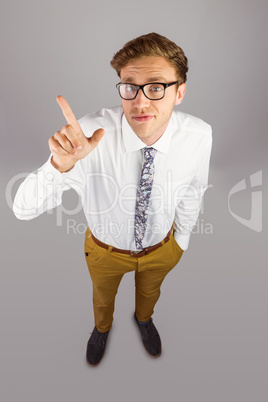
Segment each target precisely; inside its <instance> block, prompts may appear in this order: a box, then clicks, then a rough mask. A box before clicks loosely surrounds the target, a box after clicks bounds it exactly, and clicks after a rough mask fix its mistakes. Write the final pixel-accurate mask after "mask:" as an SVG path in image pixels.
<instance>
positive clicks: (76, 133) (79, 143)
mask: <svg viewBox="0 0 268 402" xmlns="http://www.w3.org/2000/svg"><path fill="white" fill-rule="evenodd" d="M57 102H58V104H59V106H60V108H61V110H62V113H63V115H64V117H65V119H66V121H67V125H66V126H63V127H62V129H61V130H60V131H56V132H55V134H54V135H53V136H52V137H50V138H49V140H48V144H49V148H50V151H51V153H52V155H53V156H52V158H51V163H52V165H53V166H54V167H55V168H56V169H58V170H59V171H60V172H61V173H63V172H67V171H68V170H70V169H71V168H72V167H73V166H74V165H75V163H76V162H77V161H78V160H79V159H83V158H84V157H85V156H87V155H88V154H89V153H90V152H91V151H92V150H93V149H94V148H95V147H96V146H97V145H98V143H99V141H100V140H101V139H102V137H103V135H104V129H103V128H99V129H98V130H96V131H95V132H94V133H93V135H92V137H90V138H87V137H86V136H85V134H84V133H83V131H82V130H81V127H80V125H79V123H78V121H77V120H76V118H75V115H74V114H73V111H72V109H71V108H70V106H69V104H68V102H67V101H66V99H64V98H63V96H57Z"/></svg>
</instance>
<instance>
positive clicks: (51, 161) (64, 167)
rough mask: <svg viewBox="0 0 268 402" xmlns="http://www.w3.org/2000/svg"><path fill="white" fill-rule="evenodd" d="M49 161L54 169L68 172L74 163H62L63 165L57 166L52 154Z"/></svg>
mask: <svg viewBox="0 0 268 402" xmlns="http://www.w3.org/2000/svg"><path fill="white" fill-rule="evenodd" d="M50 163H51V165H52V166H53V167H54V168H55V169H57V170H58V171H59V172H60V173H66V172H69V170H71V169H72V168H73V167H74V165H75V164H73V163H72V164H68V165H64V166H59V165H58V164H57V163H56V162H55V160H54V158H53V156H52V157H51V159H50Z"/></svg>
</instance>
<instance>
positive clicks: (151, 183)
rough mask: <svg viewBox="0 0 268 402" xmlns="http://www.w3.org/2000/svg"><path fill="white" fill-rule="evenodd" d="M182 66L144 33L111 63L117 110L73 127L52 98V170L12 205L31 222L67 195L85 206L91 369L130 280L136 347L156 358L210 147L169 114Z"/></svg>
mask: <svg viewBox="0 0 268 402" xmlns="http://www.w3.org/2000/svg"><path fill="white" fill-rule="evenodd" d="M187 64H188V63H187V58H186V57H185V55H184V52H183V51H182V49H181V48H180V47H178V46H177V45H176V44H175V43H173V42H171V41H170V40H169V39H167V38H165V37H163V36H161V35H159V34H156V33H151V34H148V35H143V36H141V37H138V38H136V39H134V40H132V41H130V42H128V43H127V44H126V45H125V46H124V47H123V48H122V49H121V50H120V51H119V52H117V53H116V54H115V55H114V57H113V60H112V61H111V65H112V67H113V68H114V69H115V70H116V71H117V74H118V75H119V77H120V83H119V84H117V89H118V91H119V95H120V97H121V98H122V107H121V106H120V107H114V108H111V109H102V110H100V111H99V112H97V113H94V114H92V115H87V116H85V117H84V118H82V119H80V120H79V122H78V121H77V120H76V118H75V116H74V114H73V112H72V110H71V108H70V106H69V105H68V103H67V101H66V100H65V99H64V98H63V97H61V96H58V97H57V101H58V104H59V106H60V107H61V109H62V112H63V114H64V116H65V118H66V121H67V125H65V126H64V127H62V129H61V130H60V131H57V132H56V133H55V134H54V135H53V136H52V137H51V138H50V139H49V147H50V150H51V155H50V157H49V160H48V161H47V162H46V163H45V164H44V165H43V166H42V167H41V168H40V169H38V170H37V171H36V172H34V173H32V174H31V175H29V176H28V178H26V180H25V181H24V182H23V183H22V184H21V186H20V188H19V190H18V192H17V194H16V197H15V200H14V213H15V215H16V216H17V217H18V218H19V219H32V218H34V217H36V216H38V215H40V214H41V213H42V212H44V211H46V210H49V209H51V208H54V207H56V206H58V205H59V204H60V203H61V199H62V193H63V191H65V190H68V189H70V188H74V189H75V190H76V191H77V193H78V194H79V195H80V196H81V198H82V204H83V208H84V212H85V216H86V219H87V222H88V230H87V232H86V236H85V256H86V261H87V265H88V269H89V273H90V276H91V279H92V283H93V307H94V316H95V328H94V330H93V332H92V335H91V337H90V339H89V341H88V345H87V360H88V362H89V363H90V364H91V365H97V364H98V363H99V362H100V360H101V358H102V357H103V354H104V351H105V346H106V341H107V337H108V334H109V331H110V329H111V326H112V321H113V312H114V301H115V296H116V293H117V289H118V286H119V284H120V281H121V279H122V277H123V275H124V274H125V273H127V272H131V271H135V287H136V302H135V314H134V317H135V321H136V323H137V325H138V327H139V329H140V332H141V338H142V341H143V344H144V346H145V348H146V350H147V351H148V352H149V354H150V355H151V356H153V357H157V356H159V355H160V354H161V340H160V336H159V333H158V331H157V329H156V327H155V326H154V323H153V321H152V315H153V312H154V306H155V304H156V302H157V300H158V298H159V296H160V287H161V284H162V282H163V280H164V278H165V276H166V275H167V274H168V272H170V271H171V270H172V268H174V267H175V266H176V265H177V263H178V262H179V260H180V258H181V256H182V254H183V252H184V250H186V249H187V247H188V243H189V237H190V233H191V230H192V228H193V227H194V225H195V223H196V221H197V218H198V215H199V211H200V206H201V200H202V196H203V194H204V191H205V190H206V188H207V182H208V169H209V159H210V152H211V141H212V140H211V127H210V126H209V125H208V124H206V123H205V122H203V121H202V120H200V119H198V118H195V117H193V116H190V115H188V114H185V113H182V112H178V111H176V112H175V111H174V106H175V105H178V104H180V103H181V102H182V100H183V97H184V94H185V88H186V84H185V82H186V73H187V71H188V65H187ZM104 133H105V134H104ZM51 177H52V178H53V180H52V181H51ZM52 182H53V183H54V185H51V183H52ZM37 189H38V192H37Z"/></svg>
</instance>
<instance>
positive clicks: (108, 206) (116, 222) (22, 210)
mask: <svg viewBox="0 0 268 402" xmlns="http://www.w3.org/2000/svg"><path fill="white" fill-rule="evenodd" d="M79 124H80V126H81V128H82V130H83V132H84V134H85V135H86V136H87V137H90V136H91V135H92V134H93V132H94V131H95V130H96V129H98V128H104V130H105V134H104V137H103V138H102V139H101V141H100V142H99V144H98V146H97V147H96V148H95V149H94V150H93V151H92V152H91V153H90V154H89V155H87V156H86V157H85V158H84V159H82V160H79V161H78V162H77V163H76V164H75V166H74V167H73V168H72V169H71V170H70V171H68V172H66V173H60V172H59V171H58V170H57V169H55V168H54V167H53V166H52V164H51V163H50V159H51V155H50V157H49V159H48V161H47V162H46V163H45V164H44V165H43V166H42V167H41V168H40V169H38V170H37V171H35V172H33V173H31V174H30V175H29V176H28V177H27V178H26V179H25V180H24V182H23V183H22V184H21V185H20V187H19V189H18V191H17V194H16V196H15V199H14V205H13V211H14V213H15V215H16V217H17V218H19V219H27V220H28V219H32V218H35V217H37V216H38V215H40V214H41V213H43V212H44V211H48V210H49V209H51V208H54V207H56V206H58V205H60V204H61V202H62V193H63V191H66V190H69V189H70V188H73V189H74V190H75V191H76V192H77V193H78V194H79V196H80V197H81V201H82V205H83V209H84V213H85V217H86V220H87V223H88V226H89V228H90V230H91V231H92V233H93V234H94V236H95V237H97V238H98V239H99V240H101V241H102V242H104V243H106V244H109V245H111V246H114V247H117V248H120V249H124V250H135V239H134V217H135V205H136V193H137V188H138V186H139V182H140V175H141V169H142V165H143V152H142V148H144V147H146V145H145V144H144V143H143V142H142V141H141V140H140V139H139V137H138V136H137V135H136V134H135V133H134V132H133V130H132V129H131V127H130V126H129V124H128V122H127V120H126V118H125V115H124V113H123V109H122V107H121V106H117V107H114V108H111V109H101V110H100V111H98V112H96V113H94V114H92V115H86V116H85V117H83V118H82V119H80V120H79ZM211 143H212V136H211V127H210V126H209V125H208V124H207V123H205V122H204V121H202V120H200V119H198V118H196V117H194V116H191V115H188V114H186V113H182V112H179V111H173V113H172V116H171V119H170V121H169V124H168V127H167V129H166V131H165V132H164V134H163V135H162V136H161V137H160V138H159V140H158V141H157V142H155V143H154V144H153V145H152V147H153V148H155V149H157V151H158V152H157V154H156V156H155V160H154V164H155V176H154V182H153V188H152V193H151V198H150V204H149V211H148V221H147V229H146V233H145V237H144V240H143V246H144V247H149V246H152V245H154V244H156V243H159V242H161V241H162V240H163V239H164V238H165V236H166V234H167V233H168V231H169V230H170V228H171V226H172V224H173V222H175V226H174V229H175V233H174V237H175V240H176V241H177V243H178V244H179V246H180V247H181V248H182V249H183V250H186V249H187V247H188V243H189V238H190V234H191V231H192V229H193V227H194V225H195V224H196V222H197V219H198V215H199V211H200V208H201V201H202V196H203V194H204V192H205V190H206V188H207V184H208V171H209V159H210V153H211Z"/></svg>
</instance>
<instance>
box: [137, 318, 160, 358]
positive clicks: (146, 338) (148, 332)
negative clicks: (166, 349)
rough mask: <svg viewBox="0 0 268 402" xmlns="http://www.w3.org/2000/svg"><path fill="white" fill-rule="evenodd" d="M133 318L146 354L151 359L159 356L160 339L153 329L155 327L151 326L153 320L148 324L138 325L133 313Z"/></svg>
mask: <svg viewBox="0 0 268 402" xmlns="http://www.w3.org/2000/svg"><path fill="white" fill-rule="evenodd" d="M134 318H135V320H136V323H137V324H138V327H139V329H140V333H141V339H142V342H143V345H144V347H145V349H146V350H147V352H148V353H149V354H150V355H151V356H153V357H158V356H160V355H161V339H160V336H159V333H158V331H157V329H156V328H155V326H154V324H153V320H152V319H150V320H149V322H148V323H146V324H140V323H139V321H138V319H137V317H136V314H135V313H134Z"/></svg>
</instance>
